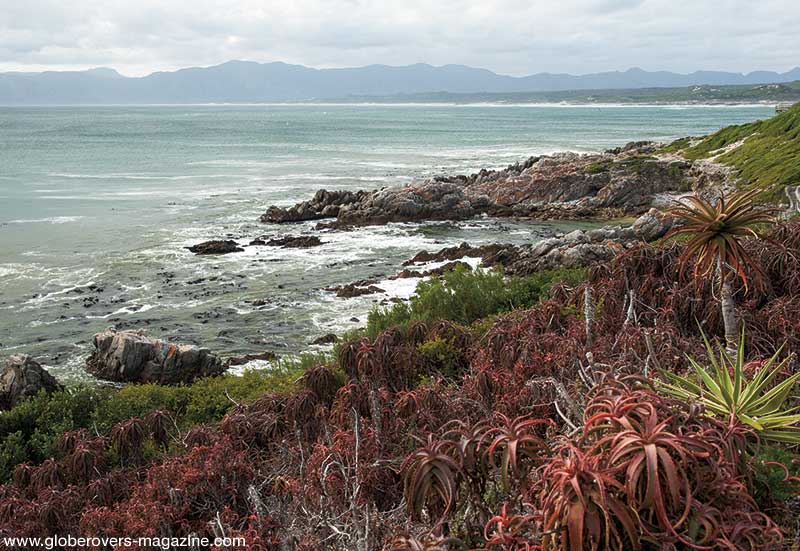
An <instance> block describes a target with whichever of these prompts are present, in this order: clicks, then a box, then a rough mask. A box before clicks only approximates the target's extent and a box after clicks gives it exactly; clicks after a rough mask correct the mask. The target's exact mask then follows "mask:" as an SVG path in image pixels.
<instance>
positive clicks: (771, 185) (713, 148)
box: [662, 104, 800, 202]
mask: <svg viewBox="0 0 800 551" xmlns="http://www.w3.org/2000/svg"><path fill="white" fill-rule="evenodd" d="M737 142H742V143H741V144H740V145H738V146H735V147H732V148H731V149H730V150H729V151H727V152H723V151H722V150H723V149H724V148H726V147H729V146H732V145H734V144H736V143H737ZM662 152H681V153H682V154H683V155H684V156H685V157H686V158H687V159H690V160H697V159H707V158H710V157H714V156H716V160H717V161H718V162H720V163H722V164H724V165H727V166H730V167H732V168H734V169H735V170H736V172H737V176H738V179H739V183H740V185H741V187H742V188H744V189H760V190H762V192H761V194H760V196H759V198H760V199H762V200H765V201H770V202H777V201H781V200H783V198H784V192H783V190H784V188H785V187H786V186H790V185H800V104H797V105H795V106H794V107H792V108H790V109H788V110H787V111H784V112H783V113H781V114H779V115H776V116H774V117H772V118H770V119H767V120H763V121H755V122H752V123H748V124H742V125H737V126H728V127H726V128H723V129H722V130H720V131H719V132H716V133H714V134H711V135H710V136H707V137H706V138H704V139H702V140H701V141H700V142H699V143H697V144H695V145H694V146H691V143H690V141H689V140H688V139H687V138H683V139H681V140H677V141H675V142H673V143H672V144H670V145H668V146H667V147H665V148H664V149H662Z"/></svg>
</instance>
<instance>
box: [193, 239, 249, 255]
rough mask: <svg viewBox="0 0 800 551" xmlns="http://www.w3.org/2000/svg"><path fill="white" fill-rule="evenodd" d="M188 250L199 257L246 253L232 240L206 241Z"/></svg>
mask: <svg viewBox="0 0 800 551" xmlns="http://www.w3.org/2000/svg"><path fill="white" fill-rule="evenodd" d="M186 248H187V249H189V250H190V251H192V252H193V253H194V254H197V255H207V254H228V253H240V252H242V251H244V249H243V248H241V247H240V246H239V244H238V243H237V242H236V241H234V240H232V239H226V240H220V239H216V240H212V241H204V242H203V243H198V244H197V245H192V246H191V247H186Z"/></svg>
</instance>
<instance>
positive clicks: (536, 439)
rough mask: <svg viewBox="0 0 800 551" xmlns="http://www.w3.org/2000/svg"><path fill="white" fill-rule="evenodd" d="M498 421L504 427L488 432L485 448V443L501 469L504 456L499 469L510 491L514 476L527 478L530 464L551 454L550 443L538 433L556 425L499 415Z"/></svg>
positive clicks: (489, 456)
mask: <svg viewBox="0 0 800 551" xmlns="http://www.w3.org/2000/svg"><path fill="white" fill-rule="evenodd" d="M497 419H498V421H500V423H501V425H500V426H497V427H491V428H489V429H488V430H487V431H486V433H485V434H484V435H483V438H482V439H481V446H483V445H484V444H485V450H486V452H485V453H486V457H487V458H488V459H489V461H490V462H491V464H492V465H493V466H494V467H495V468H498V467H497V463H496V457H497V455H500V456H501V460H500V467H499V469H500V473H501V477H502V481H503V486H504V487H505V488H506V490H508V489H509V487H510V486H509V481H510V478H511V477H512V476H514V477H516V478H522V477H524V476H525V475H526V474H527V473H528V470H529V467H530V464H531V463H533V462H534V461H536V460H538V459H540V458H541V457H542V456H543V454H544V453H546V452H548V451H549V446H548V445H547V442H545V440H544V438H542V437H541V436H539V434H537V430H538V429H539V428H541V427H542V426H555V423H554V422H553V421H552V420H551V419H530V418H528V417H517V418H516V419H509V418H508V417H506V416H505V415H503V414H502V413H500V414H498V415H497ZM526 460H527V461H526Z"/></svg>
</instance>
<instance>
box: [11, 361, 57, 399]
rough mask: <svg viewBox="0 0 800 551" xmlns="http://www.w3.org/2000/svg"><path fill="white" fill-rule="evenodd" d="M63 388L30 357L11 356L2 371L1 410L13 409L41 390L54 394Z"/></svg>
mask: <svg viewBox="0 0 800 551" xmlns="http://www.w3.org/2000/svg"><path fill="white" fill-rule="evenodd" d="M61 388H62V386H61V385H60V384H58V381H56V380H55V378H54V377H53V376H52V375H50V374H49V373H48V372H47V371H45V369H44V368H43V367H42V366H41V365H39V364H38V363H37V362H36V361H35V360H34V359H33V358H31V357H30V356H27V355H24V354H19V355H16V356H11V357H10V358H8V359H7V360H6V362H5V365H4V366H3V368H2V370H0V410H7V409H11V408H13V407H14V406H16V405H17V404H19V403H20V402H21V401H22V400H24V399H26V398H29V397H31V396H35V395H36V394H38V392H39V391H40V390H45V391H46V392H54V391H56V390H60V389H61Z"/></svg>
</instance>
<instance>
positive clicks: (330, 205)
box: [261, 189, 368, 224]
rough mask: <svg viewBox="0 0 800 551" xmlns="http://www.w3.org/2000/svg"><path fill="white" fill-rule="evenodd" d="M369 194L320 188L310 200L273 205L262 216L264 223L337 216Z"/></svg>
mask: <svg viewBox="0 0 800 551" xmlns="http://www.w3.org/2000/svg"><path fill="white" fill-rule="evenodd" d="M367 195H368V192H366V191H357V192H352V191H326V190H324V189H321V190H319V191H318V192H317V193H316V194H315V195H314V198H313V199H311V200H310V201H303V202H302V203H298V204H297V205H295V206H293V207H290V208H287V209H284V208H281V207H275V206H272V207H270V208H269V209H267V212H266V213H264V214H263V215H262V216H261V221H262V222H264V223H276V224H280V223H283V222H302V221H305V220H318V219H320V218H336V217H337V216H338V215H339V210H340V209H341V208H342V207H344V206H347V205H351V204H353V203H357V202H359V201H360V200H361V199H363V198H364V197H365V196H367Z"/></svg>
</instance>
